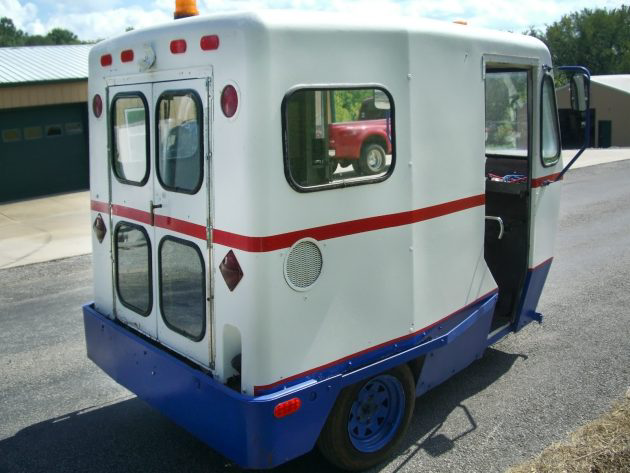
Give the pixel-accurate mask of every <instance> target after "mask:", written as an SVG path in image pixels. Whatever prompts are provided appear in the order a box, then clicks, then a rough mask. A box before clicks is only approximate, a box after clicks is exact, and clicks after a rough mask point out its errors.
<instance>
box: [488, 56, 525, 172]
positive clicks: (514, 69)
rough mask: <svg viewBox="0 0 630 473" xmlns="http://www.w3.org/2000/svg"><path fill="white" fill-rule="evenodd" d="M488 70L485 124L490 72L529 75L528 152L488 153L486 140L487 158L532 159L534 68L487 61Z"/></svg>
mask: <svg viewBox="0 0 630 473" xmlns="http://www.w3.org/2000/svg"><path fill="white" fill-rule="evenodd" d="M485 67H486V70H485V74H484V93H483V105H484V126H485V121H486V84H487V83H486V80H485V78H486V77H487V76H488V75H489V74H493V73H507V72H524V73H525V74H526V75H527V154H526V155H524V156H515V155H509V154H500V153H488V151H487V149H486V144H485V141H484V155H485V157H486V158H501V159H515V160H521V161H524V160H527V161H530V160H531V158H532V148H533V137H534V133H533V131H532V125H533V123H534V119H533V105H534V103H535V102H534V99H533V97H532V94H533V87H532V83H533V81H534V79H533V76H534V70H533V69H532V67H531V66H529V65H523V67H515V66H512V65H509V66H507V67H495V66H494V65H493V64H492V63H487V64H486V65H485Z"/></svg>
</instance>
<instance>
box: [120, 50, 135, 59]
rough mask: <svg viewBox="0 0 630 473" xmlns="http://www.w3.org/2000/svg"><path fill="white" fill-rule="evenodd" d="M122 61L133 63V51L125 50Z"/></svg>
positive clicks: (122, 53) (121, 54)
mask: <svg viewBox="0 0 630 473" xmlns="http://www.w3.org/2000/svg"><path fill="white" fill-rule="evenodd" d="M120 60H121V61H122V62H131V61H133V49H125V50H124V51H123V52H121V53H120Z"/></svg>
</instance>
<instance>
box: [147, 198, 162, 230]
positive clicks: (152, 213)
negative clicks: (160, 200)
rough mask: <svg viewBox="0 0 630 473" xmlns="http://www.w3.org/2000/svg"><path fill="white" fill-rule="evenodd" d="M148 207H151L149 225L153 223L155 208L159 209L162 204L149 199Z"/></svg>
mask: <svg viewBox="0 0 630 473" xmlns="http://www.w3.org/2000/svg"><path fill="white" fill-rule="evenodd" d="M149 207H150V209H151V225H154V224H155V212H154V210H155V209H161V208H162V204H154V203H153V201H151V202H150V203H149Z"/></svg>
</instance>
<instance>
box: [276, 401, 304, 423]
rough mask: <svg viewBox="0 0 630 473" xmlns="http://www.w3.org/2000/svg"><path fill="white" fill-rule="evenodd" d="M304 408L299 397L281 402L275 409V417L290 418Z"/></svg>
mask: <svg viewBox="0 0 630 473" xmlns="http://www.w3.org/2000/svg"><path fill="white" fill-rule="evenodd" d="M301 406H302V401H300V398H299V397H294V398H292V399H289V400H288V401H284V402H281V403H280V404H278V405H277V406H276V407H275V408H274V409H273V415H274V416H275V417H276V418H277V419H281V418H282V417H286V416H290V415H291V414H294V413H295V412H297V411H298V410H299V409H300V407H301Z"/></svg>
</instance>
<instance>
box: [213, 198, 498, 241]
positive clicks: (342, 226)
mask: <svg viewBox="0 0 630 473" xmlns="http://www.w3.org/2000/svg"><path fill="white" fill-rule="evenodd" d="M485 199H486V196H485V195H484V194H480V195H475V196H473V197H466V198H465V199H459V200H455V201H452V202H446V203H444V204H438V205H433V206H431V207H425V208H423V209H417V210H412V211H408V212H400V213H396V214H390V215H381V216H378V217H368V218H363V219H360V220H351V221H349V222H341V223H333V224H332V225H324V226H321V227H314V228H309V229H305V230H298V231H295V232H289V233H282V234H280V235H272V236H267V237H248V236H243V235H237V234H235V233H230V232H226V231H223V230H217V229H215V230H213V231H212V238H213V241H214V243H218V244H220V245H224V246H229V247H231V248H237V249H239V250H243V251H250V252H265V251H275V250H280V249H282V248H289V247H290V246H291V245H293V244H294V243H295V242H296V241H299V240H301V239H302V238H306V237H310V238H314V239H315V240H319V241H322V240H329V239H331V238H339V237H343V236H348V235H354V234H356V233H364V232H371V231H374V230H382V229H384V228H392V227H399V226H401V225H409V224H412V223H417V222H422V221H424V220H430V219H432V218H437V217H442V216H444V215H449V214H452V213H455V212H460V211H462V210H467V209H471V208H474V207H478V206H480V205H484V203H485Z"/></svg>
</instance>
